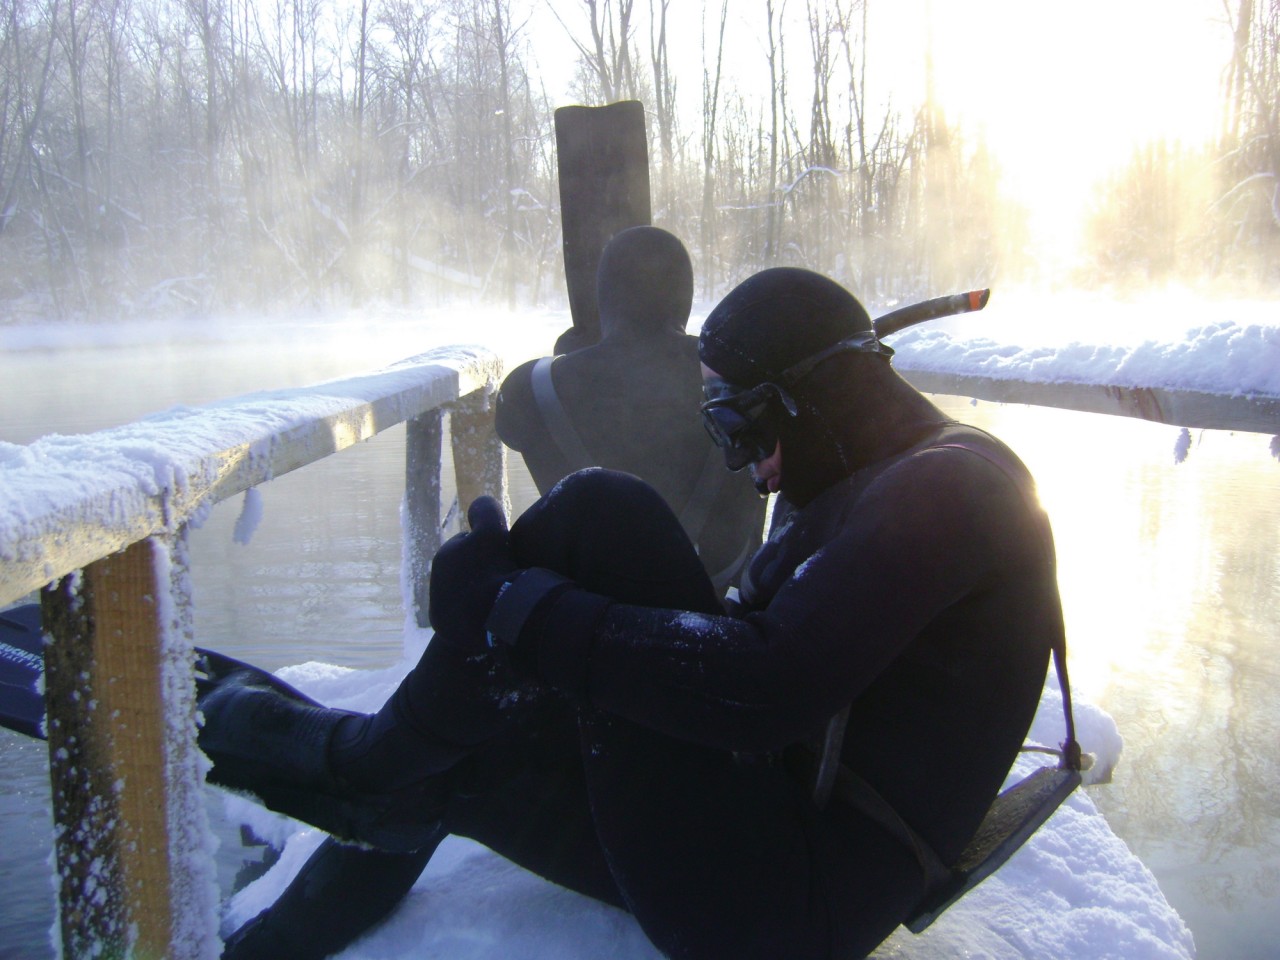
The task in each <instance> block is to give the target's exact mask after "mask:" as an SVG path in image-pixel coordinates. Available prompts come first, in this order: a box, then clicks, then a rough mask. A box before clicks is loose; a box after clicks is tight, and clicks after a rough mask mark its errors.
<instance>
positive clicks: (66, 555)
mask: <svg viewBox="0 0 1280 960" xmlns="http://www.w3.org/2000/svg"><path fill="white" fill-rule="evenodd" d="M503 367H504V364H503V361H502V359H501V358H500V357H499V356H498V355H497V354H495V353H493V352H491V351H489V350H487V349H485V348H481V347H456V346H454V347H442V348H439V349H435V350H432V351H430V352H428V353H424V354H421V355H419V356H417V357H413V358H411V359H409V360H404V361H401V362H400V363H397V364H395V365H393V366H391V367H388V368H387V369H385V370H382V371H379V372H377V373H373V374H369V375H365V376H358V377H352V378H349V379H345V380H334V381H330V382H328V383H322V384H317V385H314V386H310V387H304V388H298V389H290V390H279V391H269V392H264V393H258V394H250V395H248V396H244V397H239V398H236V399H233V400H227V401H221V402H218V403H213V404H209V405H207V406H203V407H198V408H187V407H178V408H174V409H172V410H169V411H166V412H164V413H160V414H157V415H155V416H152V417H148V418H146V419H144V420H140V421H138V422H136V423H132V424H128V425H125V426H122V427H118V428H114V429H111V430H104V431H100V432H98V433H94V434H88V435H81V436H56V435H55V436H49V437H43V438H41V439H40V440H37V441H35V442H33V443H31V444H29V445H27V446H18V445H14V444H0V471H2V476H3V484H2V485H0V605H3V604H7V603H11V602H13V601H16V600H19V599H21V598H22V597H24V596H26V595H27V594H28V593H30V592H31V591H32V590H35V589H38V588H40V587H41V586H43V585H44V584H46V583H50V582H51V581H53V580H56V579H57V578H59V577H61V576H64V575H66V574H68V573H70V572H72V571H73V570H78V569H80V568H81V567H83V566H85V565H86V564H88V563H91V562H92V561H94V560H96V559H98V558H99V557H104V556H108V555H110V554H112V553H115V552H117V551H119V550H121V549H123V548H125V547H126V546H128V545H129V544H131V543H136V542H137V541H139V540H142V539H144V538H145V537H148V536H151V535H153V534H156V533H161V532H168V531H173V530H176V529H178V527H179V526H180V525H181V524H182V523H184V522H186V521H187V520H188V519H191V518H192V517H197V516H199V514H200V512H201V511H204V510H207V509H209V508H210V507H211V506H212V504H214V503H217V502H218V501H221V500H225V499H227V498H229V497H232V496H235V495H236V494H238V493H241V492H243V491H245V490H247V489H249V488H250V487H253V486H255V485H257V484H259V483H262V482H263V481H266V480H270V479H271V478H272V477H277V476H280V475H281V474H284V473H288V472H289V471H291V470H295V469H297V468H298V467H301V466H304V465H306V464H308V463H312V462H314V461H316V460H319V459H321V458H323V457H325V456H328V455H329V454H331V453H334V452H336V451H338V450H342V449H344V448H346V447H349V446H351V445H353V444H355V443H358V442H359V441H361V440H367V439H369V438H370V437H372V436H373V435H374V434H376V433H378V432H380V431H382V430H385V429H387V428H388V427H391V426H394V425H396V424H398V423H400V422H402V421H404V420H406V419H408V418H410V417H414V416H417V415H419V414H421V413H423V412H425V411H427V410H432V409H435V408H438V407H441V406H443V405H445V404H448V403H452V402H453V401H456V400H458V399H459V398H461V397H464V396H467V395H469V394H472V393H475V392H476V391H477V390H481V389H492V388H493V387H495V386H496V385H497V384H498V383H499V382H500V381H501V377H502V372H503Z"/></svg>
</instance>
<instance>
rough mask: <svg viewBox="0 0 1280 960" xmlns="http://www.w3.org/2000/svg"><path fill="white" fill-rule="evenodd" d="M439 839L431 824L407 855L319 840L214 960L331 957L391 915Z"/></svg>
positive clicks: (441, 833) (438, 831)
mask: <svg viewBox="0 0 1280 960" xmlns="http://www.w3.org/2000/svg"><path fill="white" fill-rule="evenodd" d="M445 836H446V833H445V830H444V827H443V826H442V825H439V824H437V825H436V828H435V830H434V831H433V833H432V834H431V836H430V837H429V838H428V841H427V842H426V843H425V844H424V845H423V846H422V847H420V848H419V849H418V850H415V851H413V852H412V853H388V852H386V851H383V850H370V849H368V848H366V847H353V846H347V845H345V844H342V843H340V842H338V841H337V840H334V839H333V838H332V837H328V838H326V839H325V840H324V842H323V843H321V844H320V846H319V847H317V848H316V851H315V852H314V853H313V854H311V857H310V858H309V859H308V860H307V862H306V863H305V864H303V866H302V869H301V870H299V871H298V874H297V876H296V877H294V878H293V880H292V881H291V882H290V884H289V886H288V887H286V888H285V890H284V892H283V893H282V894H280V896H279V898H278V899H277V900H276V902H275V903H273V904H272V905H271V906H270V907H268V908H267V909H266V910H264V911H262V912H261V913H259V914H258V915H257V916H256V917H254V918H253V919H251V920H249V921H248V922H247V923H245V924H244V925H243V926H242V927H240V928H239V929H238V930H236V932H235V933H233V934H231V936H229V937H228V938H227V940H226V945H225V946H224V947H223V952H222V960H321V958H323V957H328V956H331V955H333V954H335V953H337V952H338V951H340V950H342V949H343V948H344V947H346V946H347V945H348V944H349V943H351V942H352V941H354V940H355V939H356V938H357V937H359V936H360V935H361V934H363V933H364V932H365V931H366V930H368V929H369V928H370V927H372V926H373V925H374V924H376V923H378V922H379V921H381V920H382V919H383V918H385V917H386V916H387V914H389V913H390V912H391V911H392V910H393V909H395V907H396V905H397V904H398V903H399V902H400V901H401V900H402V899H403V898H404V896H405V894H407V893H408V892H409V890H410V889H412V887H413V885H414V883H415V882H417V879H418V875H419V874H421V873H422V871H423V868H425V867H426V865H427V861H429V860H430V859H431V855H432V854H433V853H434V852H435V849H436V847H437V846H438V845H439V843H440V841H441V840H443V839H444V838H445Z"/></svg>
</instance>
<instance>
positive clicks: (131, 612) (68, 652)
mask: <svg viewBox="0 0 1280 960" xmlns="http://www.w3.org/2000/svg"><path fill="white" fill-rule="evenodd" d="M158 549H159V548H158V547H157V544H156V542H155V541H153V540H150V539H148V540H143V541H140V542H139V543H136V544H133V545H132V546H131V547H129V549H127V550H125V551H124V552H122V553H119V554H116V555H114V556H110V557H106V558H104V559H102V560H99V561H98V562H96V563H93V564H91V565H89V566H88V567H86V568H85V570H84V572H83V575H78V576H71V577H64V578H62V579H61V580H60V581H59V582H58V583H57V584H53V585H51V586H49V587H48V588H47V589H46V590H45V591H44V593H43V596H42V605H43V609H44V619H45V626H46V632H47V633H48V634H49V636H50V638H51V639H50V643H49V645H48V647H47V650H46V654H45V696H46V711H47V716H48V734H49V759H50V781H51V784H52V796H53V817H54V825H55V829H54V836H55V842H54V853H55V861H56V867H57V877H56V880H57V886H58V899H59V903H60V909H59V925H60V933H61V937H62V946H63V954H64V955H65V956H69V957H88V956H119V957H124V956H132V957H139V958H152V957H154V958H160V957H165V958H174V960H180V958H184V957H192V958H194V957H196V956H198V955H199V951H200V943H201V941H202V940H203V941H207V939H208V938H209V937H210V936H216V934H217V931H216V928H215V927H213V926H212V924H211V919H212V911H210V912H209V916H204V915H203V913H204V912H203V911H202V910H201V898H200V896H199V893H198V891H199V890H200V889H201V888H202V886H203V887H207V888H208V889H209V891H210V897H212V896H213V893H212V891H213V889H214V888H213V887H212V886H210V885H211V884H213V883H215V882H216V881H215V878H214V875H213V872H212V867H211V866H210V865H209V864H208V863H207V858H195V857H192V856H191V851H190V850H188V849H184V844H183V843H179V842H177V841H179V840H182V841H185V843H186V844H188V845H189V844H190V843H191V842H192V837H191V834H198V833H199V830H198V829H197V828H198V827H199V826H200V825H199V824H195V825H193V824H191V823H190V821H191V820H192V818H193V810H194V811H196V813H195V816H196V817H199V816H202V815H203V807H202V806H200V805H199V804H200V800H199V796H198V790H199V776H198V768H197V766H196V764H195V761H194V750H195V740H194V737H195V733H194V731H195V721H194V709H195V706H194V694H190V693H189V692H188V695H187V696H185V697H179V699H180V700H183V701H185V702H180V703H178V704H176V705H175V704H171V703H169V700H170V699H171V697H170V696H169V695H168V694H169V691H166V689H165V686H166V685H165V667H166V665H171V664H170V663H169V660H170V659H171V655H172V653H173V651H166V649H165V640H164V636H165V629H166V624H165V622H163V621H164V618H165V617H166V616H168V617H172V618H175V619H178V620H182V619H185V618H184V617H183V615H182V614H181V613H180V612H176V611H175V608H174V607H173V606H172V604H166V603H165V599H164V598H168V597H170V596H172V595H173V594H174V593H175V592H178V591H174V590H173V589H172V584H171V583H170V582H169V577H168V576H160V575H158V574H157V550H158ZM178 602H179V603H181V602H182V601H181V600H180V599H179V600H178ZM188 675H189V667H188ZM175 717H176V723H174V721H175ZM171 823H174V824H182V825H183V826H182V830H183V831H184V833H183V834H182V835H181V836H179V837H174V836H171V833H170V824H171ZM201 870H206V871H207V872H208V873H207V876H205V877H201V876H200V875H199V874H200V872H201ZM204 925H210V929H208V930H203V929H202V927H203V926H204ZM99 951H100V952H99Z"/></svg>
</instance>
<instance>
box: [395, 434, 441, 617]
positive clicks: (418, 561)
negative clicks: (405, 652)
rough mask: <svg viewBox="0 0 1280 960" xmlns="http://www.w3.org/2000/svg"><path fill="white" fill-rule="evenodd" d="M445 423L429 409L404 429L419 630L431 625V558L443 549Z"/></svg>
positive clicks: (412, 589) (408, 542) (408, 540)
mask: <svg viewBox="0 0 1280 960" xmlns="http://www.w3.org/2000/svg"><path fill="white" fill-rule="evenodd" d="M443 421H444V417H443V414H442V413H441V411H440V410H428V411H427V412H426V413H423V414H419V415H418V416H416V417H414V418H413V419H412V420H410V421H409V422H408V424H406V426H405V457H404V473H405V477H404V495H405V534H404V535H405V543H404V550H405V552H406V561H405V566H406V571H407V576H408V579H409V585H408V590H409V593H410V596H411V602H412V603H413V611H412V612H413V620H414V623H416V624H417V625H418V626H419V627H428V626H430V623H429V622H428V621H427V585H428V583H429V580H430V571H431V558H432V557H434V556H435V555H436V551H437V550H439V549H440V535H441V522H442V520H443V518H442V517H441V511H440V457H441V453H442V451H443V449H444V427H443Z"/></svg>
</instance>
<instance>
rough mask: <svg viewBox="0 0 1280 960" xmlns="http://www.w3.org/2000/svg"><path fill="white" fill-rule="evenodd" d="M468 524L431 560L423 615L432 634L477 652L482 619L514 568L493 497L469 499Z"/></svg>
mask: <svg viewBox="0 0 1280 960" xmlns="http://www.w3.org/2000/svg"><path fill="white" fill-rule="evenodd" d="M467 522H468V523H469V524H470V526H471V531H470V532H469V533H460V534H458V535H457V536H455V537H452V538H450V539H449V541H448V542H447V543H445V545H444V546H442V547H441V548H440V550H439V552H438V553H437V554H436V556H435V559H434V560H433V561H432V563H431V582H430V587H429V590H428V601H427V616H428V618H429V619H430V621H431V626H432V628H434V630H435V632H436V636H437V637H440V638H443V639H445V640H446V641H447V642H449V643H454V644H457V645H459V646H463V647H465V648H467V649H469V650H474V651H476V652H479V651H481V650H482V649H487V647H488V642H487V639H486V635H485V620H487V619H488V617H489V611H490V610H492V609H493V602H494V600H496V599H497V597H498V593H499V592H500V591H501V590H502V589H503V587H504V586H505V585H506V584H507V583H508V582H509V581H510V580H511V579H512V578H514V577H515V575H516V574H517V573H519V568H518V567H517V566H516V563H515V561H514V560H513V559H512V558H511V546H510V542H509V540H508V536H507V522H506V519H505V518H504V517H503V514H502V507H501V506H500V505H499V503H498V501H497V500H495V499H493V497H480V498H478V499H476V500H474V501H472V503H471V506H470V507H469V508H468V509H467Z"/></svg>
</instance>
